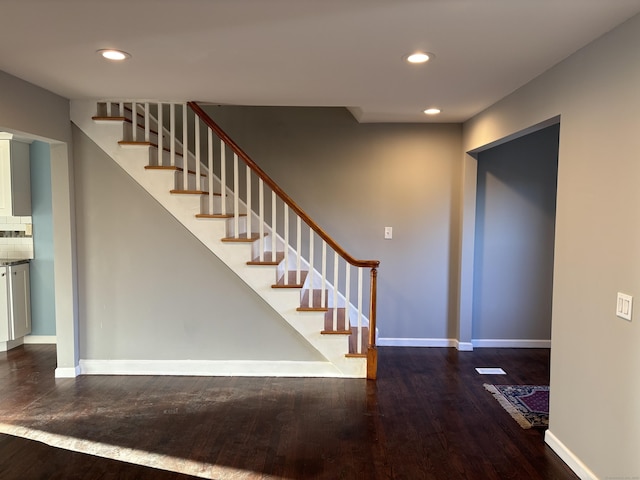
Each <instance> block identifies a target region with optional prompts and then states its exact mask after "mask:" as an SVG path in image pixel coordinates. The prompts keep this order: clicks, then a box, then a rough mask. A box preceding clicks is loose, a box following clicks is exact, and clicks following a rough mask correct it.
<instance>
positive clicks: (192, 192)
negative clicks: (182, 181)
mask: <svg viewBox="0 0 640 480" xmlns="http://www.w3.org/2000/svg"><path fill="white" fill-rule="evenodd" d="M169 193H175V194H178V195H209V192H205V191H204V190H169ZM214 195H216V194H215V193H214Z"/></svg>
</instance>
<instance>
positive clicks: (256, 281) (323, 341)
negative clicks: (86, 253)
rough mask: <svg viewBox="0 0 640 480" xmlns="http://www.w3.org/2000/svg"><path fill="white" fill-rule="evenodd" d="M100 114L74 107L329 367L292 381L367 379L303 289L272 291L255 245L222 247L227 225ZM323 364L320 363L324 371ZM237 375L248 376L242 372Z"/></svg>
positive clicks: (90, 132)
mask: <svg viewBox="0 0 640 480" xmlns="http://www.w3.org/2000/svg"><path fill="white" fill-rule="evenodd" d="M95 114H96V102H95V101H77V100H73V101H72V102H71V121H72V122H73V123H74V124H75V125H77V126H78V128H80V130H82V131H83V132H84V133H85V134H86V135H87V136H88V137H89V138H91V139H92V140H93V141H94V142H95V143H96V144H97V145H98V146H99V147H100V148H101V149H102V150H103V151H104V152H105V153H107V155H109V157H111V158H112V159H113V160H114V161H115V162H116V163H117V164H118V165H119V166H120V167H122V168H123V169H124V170H125V171H126V172H127V173H128V174H129V175H130V176H131V177H132V178H133V179H134V180H136V182H138V183H139V184H140V185H141V186H142V187H143V188H144V189H145V190H147V192H148V193H149V194H150V195H152V196H153V197H154V198H155V199H156V200H157V201H158V202H159V203H160V204H161V205H162V206H163V207H164V208H165V209H166V210H167V211H169V212H170V213H171V214H172V215H173V216H174V217H175V218H176V219H177V220H178V221H179V222H180V223H182V224H183V225H184V226H185V227H186V228H187V229H188V230H189V231H190V232H191V233H192V234H193V235H195V236H196V238H198V239H199V240H200V241H201V242H202V243H203V244H204V245H205V246H206V247H207V248H208V249H209V250H210V251H211V252H213V254H215V255H216V256H217V257H218V258H220V259H221V260H222V261H223V262H224V263H225V264H226V265H227V266H228V267H229V268H231V269H232V270H233V271H234V272H235V273H236V274H237V275H238V276H239V277H240V278H241V279H242V280H243V281H244V282H245V283H246V284H247V285H248V286H249V287H251V288H252V289H253V290H254V291H255V292H256V293H257V294H258V295H260V296H261V297H262V298H263V299H264V300H265V301H266V302H267V303H268V304H269V305H270V306H271V307H272V308H273V309H274V310H275V311H276V312H277V313H278V314H279V315H280V316H281V317H282V318H283V319H284V320H286V321H287V322H288V323H289V324H290V325H291V326H292V327H293V328H295V329H296V330H297V331H298V332H299V333H300V334H301V335H302V336H303V337H304V338H305V339H306V340H307V341H308V342H309V343H310V344H311V345H312V346H313V347H314V348H315V349H316V350H318V352H319V353H320V354H321V355H322V356H324V357H325V358H326V359H327V362H326V364H325V363H323V362H297V363H296V367H295V375H294V372H293V370H294V368H293V367H291V366H289V367H290V368H289V369H288V370H287V372H288V373H287V376H301V377H304V376H312V377H318V376H322V377H348V378H365V377H366V358H353V357H351V358H346V357H345V354H346V353H347V352H348V351H349V346H348V341H349V340H348V337H347V336H346V335H345V336H343V335H322V334H321V331H322V330H323V328H324V313H323V312H299V311H297V310H296V308H297V307H298V306H299V304H300V292H299V290H298V289H280V288H272V287H271V285H272V284H273V283H275V273H274V270H273V269H272V268H268V267H263V266H251V265H247V261H248V260H249V259H250V258H251V249H252V246H251V243H228V242H222V241H221V239H222V238H223V237H225V236H226V234H227V231H226V223H225V220H218V219H206V220H205V219H197V218H196V216H195V215H196V214H197V213H200V198H199V197H198V196H197V195H193V196H192V195H175V194H171V193H169V190H170V189H171V188H172V186H173V185H174V172H173V171H162V170H152V171H150V170H145V168H144V167H145V166H146V165H148V163H149V148H150V147H147V146H145V147H134V148H123V147H121V146H120V145H118V141H120V140H121V139H122V134H123V127H122V123H121V122H111V123H113V124H105V123H104V122H101V123H100V124H98V123H96V122H94V121H93V120H92V117H93V116H94V115H95ZM318 363H321V365H322V367H321V368H320V367H319V365H318ZM305 364H309V365H307V366H305ZM227 374H231V375H233V374H234V373H230V372H227ZM237 374H238V375H243V374H246V373H245V372H240V371H239V372H238V373H237ZM261 375H263V376H270V375H273V376H281V375H282V372H279V371H277V369H274V371H273V372H261Z"/></svg>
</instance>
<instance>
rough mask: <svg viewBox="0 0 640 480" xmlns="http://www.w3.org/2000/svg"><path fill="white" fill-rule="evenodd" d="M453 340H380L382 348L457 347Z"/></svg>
mask: <svg viewBox="0 0 640 480" xmlns="http://www.w3.org/2000/svg"><path fill="white" fill-rule="evenodd" d="M455 342H456V340H453V339H451V338H391V337H386V338H385V337H382V338H378V341H377V344H378V346H380V347H455V346H456V343H455Z"/></svg>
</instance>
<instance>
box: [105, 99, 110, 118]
mask: <svg viewBox="0 0 640 480" xmlns="http://www.w3.org/2000/svg"><path fill="white" fill-rule="evenodd" d="M106 104H107V117H110V116H111V102H106Z"/></svg>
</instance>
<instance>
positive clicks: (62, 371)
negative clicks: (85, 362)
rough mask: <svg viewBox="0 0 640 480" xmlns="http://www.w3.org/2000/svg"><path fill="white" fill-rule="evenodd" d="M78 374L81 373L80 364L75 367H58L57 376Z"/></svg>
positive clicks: (75, 375)
mask: <svg viewBox="0 0 640 480" xmlns="http://www.w3.org/2000/svg"><path fill="white" fill-rule="evenodd" d="M78 375H80V365H78V366H75V367H58V368H56V373H55V377H56V378H76V377H77V376H78Z"/></svg>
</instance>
